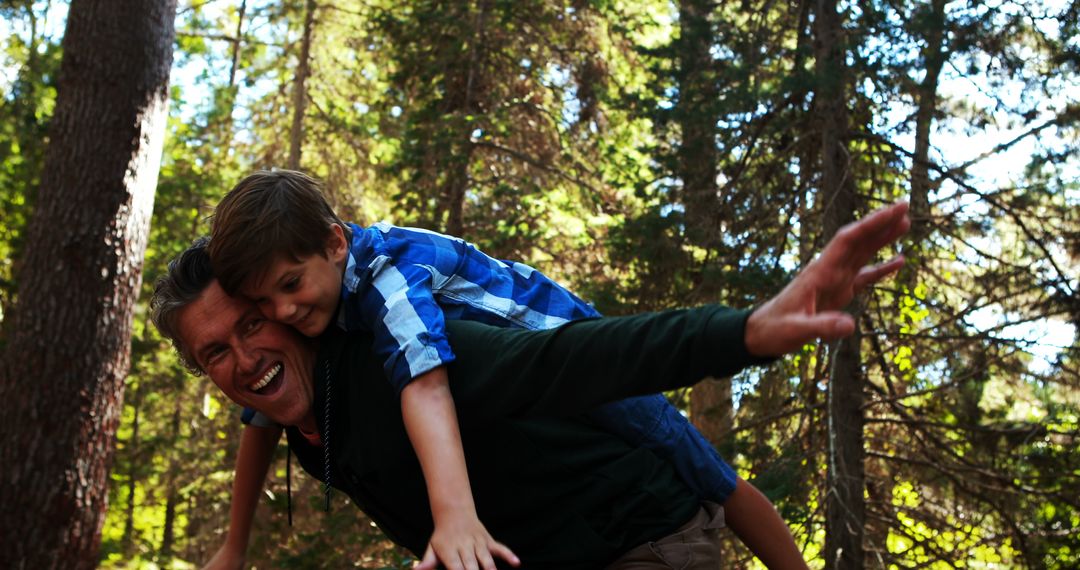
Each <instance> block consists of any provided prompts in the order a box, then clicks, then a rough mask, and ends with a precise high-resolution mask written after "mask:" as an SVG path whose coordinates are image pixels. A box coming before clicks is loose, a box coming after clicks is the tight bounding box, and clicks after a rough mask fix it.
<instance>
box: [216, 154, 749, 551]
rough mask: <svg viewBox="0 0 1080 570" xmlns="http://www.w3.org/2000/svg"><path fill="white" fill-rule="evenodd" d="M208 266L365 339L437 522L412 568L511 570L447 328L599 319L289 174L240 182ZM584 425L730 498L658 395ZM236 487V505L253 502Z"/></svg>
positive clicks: (305, 321) (444, 239)
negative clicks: (471, 442)
mask: <svg viewBox="0 0 1080 570" xmlns="http://www.w3.org/2000/svg"><path fill="white" fill-rule="evenodd" d="M209 253H210V257H211V260H212V263H213V265H214V273H215V274H216V275H217V276H218V279H219V281H220V283H221V285H222V287H224V289H225V290H226V291H228V292H229V293H240V294H243V295H244V296H246V297H249V298H251V299H252V300H253V301H255V302H256V303H257V304H258V305H259V308H260V310H261V311H262V312H263V313H264V314H265V315H266V316H267V317H268V318H271V319H274V320H277V321H280V322H283V323H286V324H289V325H291V326H293V327H294V328H296V329H297V330H298V331H300V332H301V333H303V334H304V335H306V336H310V337H315V336H318V335H320V334H321V333H322V332H323V331H325V330H326V329H327V328H328V327H330V326H334V325H335V324H336V325H337V326H340V327H341V328H343V329H345V330H369V331H371V332H373V333H374V335H375V339H376V341H375V342H376V345H375V346H376V351H377V352H378V353H379V354H380V355H381V356H382V357H384V358H385V366H384V367H385V370H386V373H387V376H388V378H389V379H390V381H391V383H392V384H393V385H394V386H395V387H396V388H397V389H398V391H399V393H400V396H401V407H402V416H403V418H404V420H405V426H406V429H407V432H408V434H409V438H410V441H411V442H412V444H413V447H414V449H415V451H416V455H417V457H418V459H419V460H420V465H421V468H422V471H423V473H424V477H425V480H426V483H427V488H428V496H429V500H430V503H431V512H432V514H433V517H434V523H435V533H434V535H433V536H432V537H431V541H430V544H429V546H428V549H427V552H426V553H425V556H424V558H423V560H422V561H421V567H431V568H433V567H434V565H435V563H436V561H437V560H438V561H441V562H442V563H443V564H444V565H445V566H447V567H449V568H456V567H466V568H472V567H476V566H477V565H479V566H480V567H483V568H494V567H495V565H494V560H493V556H495V557H498V558H501V559H503V560H506V561H507V562H509V563H510V564H513V565H517V563H518V560H517V557H516V556H515V555H514V554H513V553H512V552H511V551H510V550H509V549H508V548H507V547H505V546H504V545H502V544H499V543H497V542H495V541H494V540H493V539H492V537H491V536H490V534H489V533H488V532H487V530H486V529H485V528H484V526H483V525H482V524H481V522H480V521H479V519H478V517H477V515H476V510H475V507H474V505H473V499H472V494H471V488H470V486H469V480H468V474H467V472H466V468H465V458H464V453H463V452H462V449H461V439H460V435H459V432H458V425H457V418H456V415H455V411H454V405H453V401H452V398H451V396H450V392H449V388H448V384H447V377H446V372H445V364H446V363H448V362H450V361H451V360H453V358H454V357H453V353H452V352H451V351H450V348H449V345H448V344H447V342H446V337H445V334H444V332H445V331H444V322H445V320H444V319H447V318H449V319H468V320H479V321H482V322H485V323H488V324H496V325H499V326H516V327H524V328H529V329H546V328H553V327H555V326H558V325H560V324H562V323H565V322H567V321H570V320H576V319H582V318H590V317H596V316H599V314H598V313H597V312H596V311H595V309H593V308H592V307H591V306H590V305H588V304H586V303H585V302H584V301H582V300H580V299H578V298H577V297H576V296H574V295H573V294H572V293H570V292H569V291H567V290H566V289H564V288H562V287H561V286H559V285H558V284H556V283H554V282H553V281H551V280H550V279H548V278H547V277H545V276H544V275H542V274H541V273H539V272H537V271H535V270H533V269H532V268H530V267H528V266H525V265H523V264H520V263H513V262H502V261H498V260H495V259H492V258H491V257H488V256H487V255H485V254H483V253H481V252H479V251H478V250H476V249H475V248H473V247H472V246H471V245H470V244H468V243H466V242H464V241H462V240H460V239H457V238H452V237H449V236H444V235H441V234H436V233H433V232H429V231H426V230H417V229H407V228H397V227H393V226H389V225H386V224H376V225H374V226H372V227H369V228H361V227H360V226H356V225H352V224H346V223H345V222H343V221H341V220H340V219H339V218H338V217H337V215H336V214H335V213H334V212H333V210H332V209H331V208H330V206H329V205H328V204H327V203H326V201H325V199H324V198H323V196H322V193H321V192H320V189H319V185H318V183H317V182H316V181H315V180H314V179H312V178H310V177H308V176H306V175H304V174H302V173H299V172H290V171H280V170H279V171H274V172H259V173H256V174H253V175H251V176H249V177H247V178H246V179H244V180H243V181H241V182H240V184H238V185H237V186H236V187H235V188H234V189H233V190H232V191H230V192H229V194H228V195H226V197H225V198H224V199H223V200H222V202H221V203H220V204H219V205H218V207H217V210H216V211H215V214H214V220H213V228H212V233H211V240H210V246H209ZM253 389H256V390H273V389H274V386H273V383H272V382H271V383H269V384H267V385H258V386H255V387H253ZM591 418H592V419H593V420H594V421H596V422H597V423H599V424H600V425H602V426H603V427H604V428H605V429H607V430H609V431H612V432H613V433H615V434H617V435H620V436H622V437H624V438H626V439H627V440H628V441H631V442H632V443H637V444H641V445H643V446H645V447H647V448H649V449H651V450H653V451H654V452H656V453H657V454H658V455H660V456H662V457H664V458H667V459H669V460H670V461H671V462H672V463H673V464H674V465H675V467H676V470H677V471H678V472H679V474H680V476H681V477H682V478H683V479H684V480H686V482H687V483H688V484H689V485H690V487H691V488H692V489H694V490H695V491H696V492H697V493H698V494H699V495H700V496H701V498H702V499H703V500H708V501H713V502H717V503H722V502H723V501H724V500H725V499H726V498H727V496H728V495H729V494H730V493H731V491H732V490H733V489H734V486H735V481H736V477H735V474H734V472H733V471H732V470H731V468H730V467H729V466H727V464H726V463H724V462H723V460H722V459H721V458H720V457H719V455H718V454H717V453H716V452H715V450H713V448H712V447H711V446H710V445H709V444H708V442H707V441H705V440H704V438H703V437H702V436H701V435H700V434H699V433H698V432H697V431H696V430H694V429H693V427H692V426H690V425H689V423H688V422H687V421H686V420H685V418H683V417H682V416H681V415H680V414H679V413H678V412H677V411H676V410H675V409H674V408H673V407H672V406H671V405H670V404H668V403H667V401H666V400H665V399H664V398H663V396H661V395H653V396H647V397H641V398H631V399H628V400H623V401H621V402H616V403H614V404H609V405H607V406H604V407H602V408H600V409H598V410H597V411H596V412H594V413H593V414H592V415H591ZM256 423H258V422H257V421H256ZM273 433H274V432H271V435H272V434H273ZM315 437H316V438H317V434H316V435H315ZM271 439H272V438H271V437H266V438H256V437H248V435H247V434H245V437H244V439H243V441H242V448H241V453H240V461H242V460H243V458H244V457H247V456H250V455H255V456H259V457H260V460H259V461H260V462H262V461H265V459H263V458H264V457H266V455H267V454H266V453H265V452H254V453H253V452H252V450H250V449H246V448H245V447H244V446H249V444H250V443H251V442H260V443H258V444H257V445H267V444H266V443H265V442H268V441H271ZM238 465H240V464H239V461H238ZM240 467H243V465H240ZM257 467H259V468H260V469H261V468H262V465H261V464H260V465H258V466H257ZM241 471H242V470H241V469H240V468H239V467H238V473H239V472H241ZM254 479H255V480H258V479H260V478H259V477H257V476H256V477H254ZM239 480H240V478H239V475H238V481H239ZM239 486H240V487H241V490H240V492H238V493H237V495H238V496H239V497H241V498H242V497H249V496H252V495H254V494H255V493H257V492H258V490H257V489H256V490H254V491H251V490H250V489H243V488H242V487H243V486H242V485H239ZM235 500H236V499H234V501H235ZM233 512H234V513H235V512H236V509H235V508H234V509H233ZM240 524H241V525H243V524H246V523H243V522H242V523H240ZM233 534H234V533H233V529H230V539H231V538H233Z"/></svg>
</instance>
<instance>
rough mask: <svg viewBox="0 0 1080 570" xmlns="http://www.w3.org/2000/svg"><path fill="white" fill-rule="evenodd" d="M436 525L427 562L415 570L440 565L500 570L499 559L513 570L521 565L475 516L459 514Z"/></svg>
mask: <svg viewBox="0 0 1080 570" xmlns="http://www.w3.org/2000/svg"><path fill="white" fill-rule="evenodd" d="M447 518H448V519H449V520H446V521H445V522H444V524H441V525H440V524H438V523H436V525H435V534H433V535H431V542H429V543H428V547H427V551H426V552H424V558H423V559H422V560H420V562H419V563H417V564H416V565H415V566H413V568H414V569H415V570H435V568H436V567H437V565H438V564H439V562H442V565H443V567H444V568H446V569H447V570H479V569H483V570H496V568H495V559H494V557H495V556H498V557H499V558H501V559H503V560H505V561H506V562H507V563H509V564H510V565H511V566H514V567H517V566H518V565H520V564H521V561H520V560H518V557H517V556H515V555H514V553H513V552H511V551H510V549H509V548H507V547H506V545H504V544H502V543H500V542H496V541H495V539H493V538H491V535H490V534H488V531H487V529H486V528H484V525H483V524H481V523H480V520H479V519H477V518H476V517H475V516H469V515H467V514H464V513H461V514H455V516H451V517H447Z"/></svg>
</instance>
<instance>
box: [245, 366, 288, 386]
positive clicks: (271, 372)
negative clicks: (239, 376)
mask: <svg viewBox="0 0 1080 570" xmlns="http://www.w3.org/2000/svg"><path fill="white" fill-rule="evenodd" d="M278 372H281V365H280V364H277V365H275V366H274V367H273V368H271V369H270V370H268V371H267V372H266V376H263V377H262V380H259V381H258V382H256V383H255V385H254V386H252V387H251V390H252V391H253V392H258V391H259V390H262V389H263V388H264V387H265V386H266V385H267V384H269V383H270V381H271V380H273V379H274V376H277V375H278Z"/></svg>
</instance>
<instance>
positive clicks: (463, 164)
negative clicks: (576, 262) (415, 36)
mask: <svg viewBox="0 0 1080 570" xmlns="http://www.w3.org/2000/svg"><path fill="white" fill-rule="evenodd" d="M471 5H472V4H471V3H469V4H468V6H471ZM489 9H490V6H489V2H488V1H487V0H481V2H479V3H478V5H477V6H476V13H475V14H473V25H472V30H471V32H472V33H471V35H470V36H469V37H467V38H466V41H467V43H468V46H469V47H468V50H469V59H468V62H467V63H466V65H465V67H464V69H460V68H459V69H458V70H457V71H456V75H457V76H456V77H452V78H451V79H450V80H449V81H448V82H447V87H446V91H447V94H448V95H447V102H448V106H449V111H450V114H451V121H452V123H451V124H456V125H457V127H458V132H457V133H455V135H456V136H455V138H456V140H454V141H453V142H452V144H451V145H450V147H449V148H448V149H446V150H444V151H443V152H448V153H449V154H448V155H443V156H442V157H441V161H443V162H445V163H446V165H447V168H446V170H447V175H446V178H445V179H444V182H443V187H442V189H441V190H440V191H439V195H440V196H442V197H443V201H444V206H443V208H444V209H445V210H446V233H448V234H450V235H455V236H460V235H462V233H464V231H465V193H466V191H468V189H469V185H470V184H471V182H472V177H471V176H470V175H469V166H470V165H471V164H472V157H473V153H474V151H475V150H476V145H475V144H474V143H473V140H472V132H473V128H474V123H473V122H472V121H471V120H470V119H469V118H468V117H469V116H471V115H474V114H476V115H479V109H478V105H477V101H476V86H477V83H478V81H479V76H480V75H481V74H482V73H483V69H482V66H483V62H482V58H483V55H484V54H483V53H482V50H484V49H485V46H486V37H485V33H484V25H485V18H486V17H487V13H488V10H489ZM468 10H469V9H468V8H466V12H468ZM463 29H464V28H463ZM436 152H438V151H436ZM434 174H435V175H436V176H438V173H434Z"/></svg>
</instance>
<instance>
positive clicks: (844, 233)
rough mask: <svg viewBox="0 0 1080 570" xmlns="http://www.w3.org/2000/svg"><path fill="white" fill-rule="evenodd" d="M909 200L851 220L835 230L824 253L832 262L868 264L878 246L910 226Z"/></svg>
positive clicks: (889, 241)
mask: <svg viewBox="0 0 1080 570" xmlns="http://www.w3.org/2000/svg"><path fill="white" fill-rule="evenodd" d="M907 211H908V204H907V202H897V203H896V204H893V205H892V206H888V207H885V208H882V209H880V210H877V211H875V212H873V213H871V214H870V215H868V216H866V217H865V218H863V219H861V220H857V221H855V222H852V223H850V224H848V225H846V226H844V227H842V228H840V231H838V232H837V233H836V235H835V236H834V237H833V239H832V240H830V241H829V243H828V244H826V246H825V250H824V251H823V252H822V254H821V257H822V258H823V259H825V260H826V261H827V263H828V264H829V265H830V266H834V267H836V266H841V265H845V266H848V267H858V266H861V265H865V264H866V263H867V262H868V261H870V259H872V258H873V257H874V254H875V253H877V251H878V250H879V249H881V248H882V247H885V246H886V245H888V244H890V243H892V242H893V241H896V239H897V238H898V237H900V236H902V235H904V233H905V232H907V230H908V228H910V227H911V220H909V219H908V217H907Z"/></svg>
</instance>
